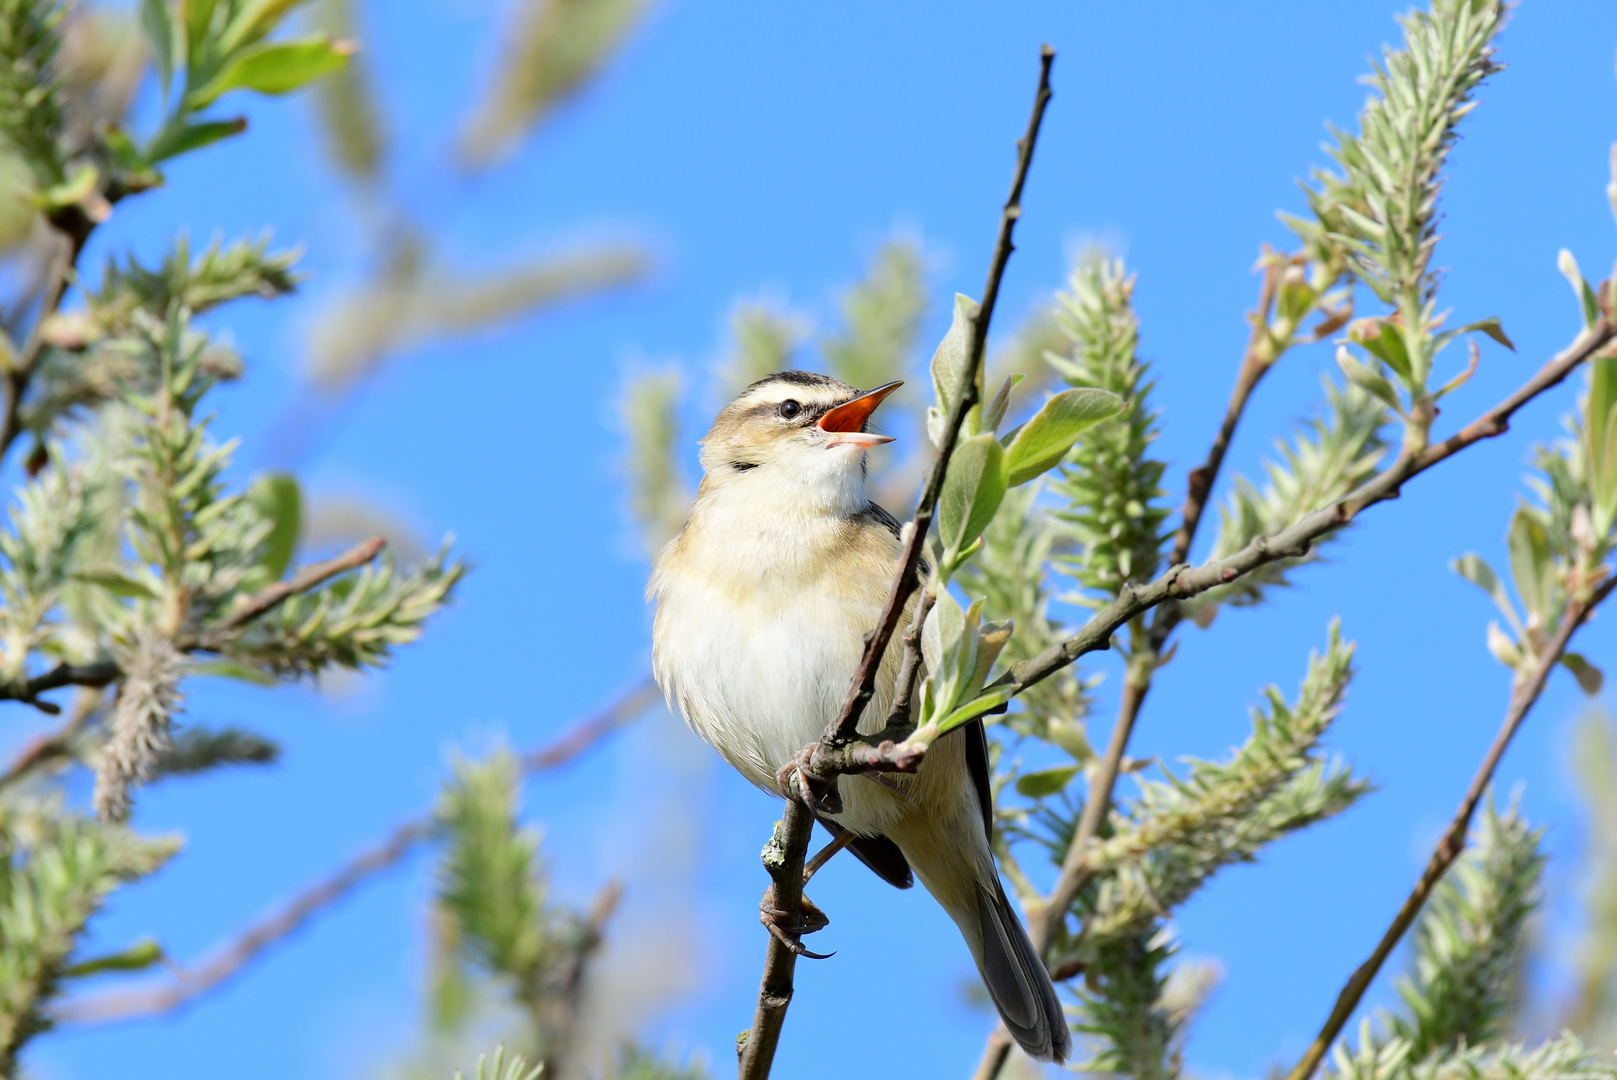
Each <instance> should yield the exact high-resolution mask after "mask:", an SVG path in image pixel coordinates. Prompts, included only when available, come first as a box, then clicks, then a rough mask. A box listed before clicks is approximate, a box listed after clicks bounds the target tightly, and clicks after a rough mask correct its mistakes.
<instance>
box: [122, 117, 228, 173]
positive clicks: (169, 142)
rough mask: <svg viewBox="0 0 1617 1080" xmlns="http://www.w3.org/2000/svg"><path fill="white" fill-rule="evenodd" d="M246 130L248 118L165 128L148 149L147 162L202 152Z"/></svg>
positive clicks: (209, 121)
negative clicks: (196, 151) (205, 147)
mask: <svg viewBox="0 0 1617 1080" xmlns="http://www.w3.org/2000/svg"><path fill="white" fill-rule="evenodd" d="M246 130H247V118H246V117H244V116H238V117H236V118H235V119H234V120H208V121H205V122H203V123H200V124H181V125H179V126H170V127H165V128H164V129H163V130H162V131H161V132H159V133H158V135H157V137H156V138H155V139H153V140H152V144H151V145H150V146H148V147H147V148H146V160H148V161H150V162H152V163H153V164H156V163H157V162H159V161H167V160H168V159H169V158H173V157H179V156H180V155H181V154H189V153H190V152H191V151H192V150H200V149H202V148H203V147H204V146H209V145H211V144H213V143H216V142H218V141H219V140H220V139H228V138H230V136H232V135H240V134H241V133H242V132H244V131H246Z"/></svg>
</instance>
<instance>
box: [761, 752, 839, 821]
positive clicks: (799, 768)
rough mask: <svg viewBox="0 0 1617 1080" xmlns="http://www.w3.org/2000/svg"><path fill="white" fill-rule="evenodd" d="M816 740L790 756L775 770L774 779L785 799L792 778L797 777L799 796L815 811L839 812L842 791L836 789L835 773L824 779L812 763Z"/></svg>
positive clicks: (819, 812) (790, 789)
mask: <svg viewBox="0 0 1617 1080" xmlns="http://www.w3.org/2000/svg"><path fill="white" fill-rule="evenodd" d="M816 745H818V744H816V743H810V744H809V745H807V746H805V747H804V748H803V749H801V750H799V751H798V752H797V753H795V754H793V755H792V760H791V761H788V762H787V763H786V764H784V765H782V766H781V767H780V768H779V769H777V770H775V783H776V784H778V785H779V786H780V790H781V793H782V794H784V795H785V796H786V797H787V798H788V799H789V798H791V797H792V780H793V778H796V780H797V793H798V796H799V797H800V798H801V799H802V800H803V802H804V803H806V804H807V805H808V808H809V809H810V810H813V811H814V812H815V813H817V814H840V813H842V795H841V793H840V792H838V791H837V784H836V777H834V776H833V777H831V778H830V779H827V778H826V777H823V776H821V775H820V774H819V773H817V772H815V771H814V769H813V768H812V767H811V765H812V763H813V761H814V749H815V747H816Z"/></svg>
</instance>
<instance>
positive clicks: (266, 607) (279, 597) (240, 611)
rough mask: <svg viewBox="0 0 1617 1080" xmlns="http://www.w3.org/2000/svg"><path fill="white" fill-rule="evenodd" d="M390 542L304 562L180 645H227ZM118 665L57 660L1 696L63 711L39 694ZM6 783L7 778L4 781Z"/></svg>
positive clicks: (85, 682) (90, 681)
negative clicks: (260, 620)
mask: <svg viewBox="0 0 1617 1080" xmlns="http://www.w3.org/2000/svg"><path fill="white" fill-rule="evenodd" d="M386 543H387V541H386V540H384V539H382V538H381V537H380V536H378V537H374V538H372V539H370V540H366V541H365V542H363V543H360V544H356V545H354V546H353V547H352V548H349V549H348V550H347V551H345V552H343V553H342V554H341V555H338V556H337V557H336V558H332V559H327V560H325V561H324V562H318V563H313V564H311V565H309V566H306V567H304V568H303V569H302V570H300V571H298V572H297V573H296V574H294V575H293V576H292V577H291V578H290V579H288V580H286V581H281V582H277V583H275V584H274V585H271V586H269V587H268V588H266V589H262V590H260V591H259V592H256V593H254V594H253V595H252V596H250V597H248V599H247V600H246V601H245V602H244V603H243V604H242V605H241V606H240V607H238V608H237V609H236V610H235V611H234V612H233V613H232V614H231V615H230V616H228V617H227V618H226V619H224V621H222V622H220V623H218V624H217V625H215V626H211V627H209V628H208V629H207V630H205V631H204V632H203V634H202V636H201V637H200V638H193V639H190V640H183V639H182V640H181V641H179V642H177V644H178V645H179V647H180V648H181V649H182V650H184V651H186V652H195V651H197V650H199V649H200V650H213V649H216V648H218V647H219V646H220V645H222V644H224V641H225V639H226V638H228V637H229V636H230V634H232V633H234V632H235V631H237V630H239V629H241V628H242V627H243V626H245V625H246V624H247V623H249V622H251V621H252V620H254V619H256V618H258V617H259V616H261V615H263V614H265V613H266V612H268V611H270V610H272V609H273V608H274V607H275V606H276V605H277V604H280V603H283V602H284V601H285V600H287V599H288V598H289V597H292V596H295V595H297V594H298V593H301V592H307V591H308V590H310V589H312V588H314V587H316V586H317V585H321V584H324V583H325V582H327V581H329V580H330V579H332V578H334V577H336V576H337V575H338V574H341V573H343V572H344V571H347V570H352V569H353V568H354V567H356V566H362V565H364V564H365V563H367V562H370V561H371V560H372V559H374V558H376V555H377V553H378V552H379V551H381V550H382V548H383V546H384V545H385V544H386ZM122 674H123V672H121V671H120V670H119V669H118V665H117V664H115V663H113V662H112V661H111V660H101V661H97V662H96V663H93V664H57V665H56V666H55V667H53V668H51V669H50V670H49V671H47V672H45V673H44V674H41V675H36V676H34V677H33V678H32V679H28V680H26V681H25V682H22V683H19V684H14V685H11V686H0V701H22V702H26V703H27V704H30V705H33V706H34V707H35V708H41V709H44V710H45V711H47V712H55V711H57V707H56V706H55V705H52V704H50V703H49V702H45V701H41V700H39V695H40V694H43V693H45V692H46V691H47V690H56V689H60V688H61V687H64V686H106V685H107V684H108V683H110V682H112V681H114V680H116V679H117V678H118V677H119V676H120V675H122ZM0 783H3V781H0Z"/></svg>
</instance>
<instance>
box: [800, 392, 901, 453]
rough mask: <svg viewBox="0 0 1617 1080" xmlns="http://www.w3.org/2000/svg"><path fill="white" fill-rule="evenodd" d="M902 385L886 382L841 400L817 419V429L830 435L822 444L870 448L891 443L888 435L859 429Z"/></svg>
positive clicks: (891, 439) (890, 437)
mask: <svg viewBox="0 0 1617 1080" xmlns="http://www.w3.org/2000/svg"><path fill="white" fill-rule="evenodd" d="M903 385H904V384H903V383H902V382H890V383H887V384H886V385H885V386H878V387H876V389H874V390H866V391H865V392H864V393H863V394H860V395H859V396H858V397H856V398H854V399H853V400H852V401H844V402H843V403H842V404H841V405H838V406H837V407H836V408H834V409H832V410H830V411H829V412H827V413H826V414H825V415H824V416H822V417H820V430H821V431H828V432H830V433H831V438H830V440H829V441H827V442H826V445H827V446H859V447H871V446H880V445H881V444H882V443H890V442H892V441H893V437H892V436H891V435H872V434H870V433H869V432H867V431H865V430H863V429H864V426H865V423H866V421H868V420H869V419H870V414H871V413H873V412H875V411H876V406H878V405H880V404H881V403H882V400H883V399H884V398H886V397H887V395H888V394H891V393H892V392H893V391H894V390H897V389H898V388H899V387H900V386H903Z"/></svg>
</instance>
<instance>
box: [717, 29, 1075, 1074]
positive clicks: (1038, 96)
mask: <svg viewBox="0 0 1617 1080" xmlns="http://www.w3.org/2000/svg"><path fill="white" fill-rule="evenodd" d="M1054 62H1055V50H1054V49H1052V48H1050V46H1048V45H1045V46H1043V47H1042V48H1041V49H1040V51H1039V83H1038V89H1037V91H1036V92H1035V93H1034V97H1033V111H1032V115H1031V116H1030V117H1029V118H1028V126H1027V131H1026V133H1025V134H1024V135H1023V136H1022V138H1021V139H1020V140H1019V141H1018V142H1017V155H1016V169H1015V172H1014V173H1013V174H1012V179H1011V190H1010V193H1009V194H1008V195H1007V196H1006V199H1005V205H1004V207H1003V209H1002V210H1001V212H1000V220H999V233H998V236H997V238H996V240H995V243H994V253H993V256H992V258H991V261H990V263H989V269H988V280H987V282H986V284H985V285H984V286H983V295H982V301H981V303H980V304H979V305H978V307H977V310H976V311H975V312H974V313H973V314H972V316H971V337H970V345H969V347H968V350H967V353H966V356H967V361H966V366H965V371H964V374H963V376H962V377H961V379H960V385H959V387H958V388H957V390H956V392H955V396H954V400H953V401H952V402H950V405H949V412H948V415H947V417H946V419H945V420H944V424H943V431H942V434H941V437H940V438H939V439H938V440H937V453H936V455H935V456H934V457H933V460H932V469H931V472H930V473H929V475H928V476H927V480H926V484H925V486H924V487H923V488H922V490H921V496H920V499H919V500H918V501H917V503H916V507H915V515H914V517H913V518H912V520H911V521H910V522H909V523H908V524H907V525H906V526H905V532H904V542H903V552H902V554H901V555H900V557H899V565H898V569H897V571H896V573H895V574H894V576H893V583H892V586H891V587H890V588H889V589H888V593H887V601H886V604H885V605H884V607H883V608H882V613H881V617H880V619H879V621H878V622H877V624H876V626H875V628H874V629H872V630H871V632H870V634H869V635H868V636H867V637H866V638H865V648H864V654H863V656H861V657H860V660H859V666H858V668H857V669H855V672H854V676H853V679H852V680H851V682H850V684H849V687H848V695H847V698H846V700H845V701H844V702H843V705H842V709H841V711H840V712H839V713H838V715H837V716H836V717H835V718H834V719H833V720H832V721H831V723H829V724H828V725H827V726H826V729H825V734H824V736H823V737H822V738H821V740H820V742H819V743H817V744H815V745H813V746H810V747H808V748H806V749H805V750H804V751H802V753H801V754H800V755H799V763H800V764H799V766H798V767H797V770H796V772H797V777H798V780H799V786H798V791H797V794H796V796H795V797H794V796H793V794H792V792H791V790H790V788H788V791H787V795H788V797H787V801H786V813H785V817H784V819H783V821H782V822H781V824H780V825H779V826H777V828H776V832H775V837H774V839H773V840H772V841H771V843H770V845H769V847H767V848H765V856H764V865H765V868H766V869H768V871H769V874H770V877H771V878H773V879H774V885H773V888H772V893H773V897H772V899H773V904H772V906H773V907H774V908H775V909H777V911H778V914H777V915H775V916H773V917H774V918H775V920H776V923H775V925H774V926H772V927H771V929H772V930H774V931H775V932H772V933H771V934H770V938H769V947H768V952H767V954H766V956H765V959H764V976H763V984H762V986H761V987H760V989H759V994H758V1008H757V1011H756V1013H755V1014H754V1016H753V1022H752V1028H751V1030H750V1031H749V1032H748V1034H747V1036H746V1038H745V1042H744V1043H742V1044H740V1046H739V1052H740V1055H741V1071H740V1075H741V1080H762V1078H764V1077H767V1076H768V1075H769V1071H770V1067H771V1065H772V1064H773V1062H774V1057H775V1047H776V1045H777V1043H778V1042H779V1041H780V1031H781V1027H782V1025H784V1024H785V1022H786V1009H787V1006H789V1005H790V1004H791V1000H792V990H793V975H794V971H795V968H796V963H797V954H798V953H799V952H801V951H803V947H802V945H801V944H800V942H799V941H798V938H799V936H800V935H801V932H802V926H801V925H800V924H801V923H802V921H803V861H804V857H805V855H806V854H807V851H808V844H809V838H810V836H811V834H812V832H813V828H814V813H813V811H812V809H810V807H809V805H808V800H814V801H817V802H818V801H821V800H824V801H825V802H826V805H827V806H828V807H829V806H833V805H835V800H836V794H835V782H836V781H835V775H836V774H835V773H834V772H831V771H823V770H822V769H821V768H820V761H821V758H822V756H824V757H826V758H827V760H830V759H832V758H834V757H835V755H836V753H837V752H838V751H840V750H842V749H844V748H846V747H848V744H849V743H850V741H851V740H852V739H854V738H855V734H856V730H857V727H858V724H859V718H860V716H861V715H862V714H863V713H864V710H865V706H866V705H867V704H869V702H870V699H871V698H872V697H873V696H874V694H875V687H876V675H877V671H878V669H879V667H880V665H881V661H882V658H883V656H884V655H885V654H886V652H887V645H888V643H889V642H890V641H891V640H892V637H893V633H894V631H895V630H897V628H898V621H899V619H900V618H901V617H902V616H903V613H904V606H905V603H906V602H907V601H908V600H909V597H910V594H911V593H912V592H913V591H914V590H915V588H916V587H917V585H918V584H919V581H918V579H917V576H916V567H917V565H918V564H919V562H920V558H921V547H922V545H923V544H924V543H925V541H926V535H927V532H928V530H929V528H930V527H931V524H932V516H933V512H934V510H935V508H936V506H937V501H938V493H939V491H940V490H941V489H942V487H943V478H944V475H945V473H946V472H947V470H948V467H949V458H950V457H951V455H952V454H953V451H954V448H955V443H956V441H957V439H958V437H959V434H960V430H961V427H962V425H963V424H964V423H965V419H966V413H967V412H968V411H969V410H970V409H971V407H972V406H973V405H974V404H976V403H977V401H978V400H979V398H980V396H981V393H982V379H981V372H982V367H983V354H984V352H985V351H986V346H987V342H988V325H989V321H990V320H991V319H992V318H993V316H994V305H995V302H996V301H997V300H998V298H999V285H1000V279H1001V278H1002V277H1003V276H1004V273H1005V265H1006V263H1007V262H1009V260H1010V257H1011V252H1012V251H1013V250H1014V249H1015V245H1014V244H1013V243H1012V239H1011V238H1012V234H1013V232H1014V230H1015V228H1016V222H1017V220H1018V219H1019V218H1020V217H1021V216H1022V187H1023V185H1024V184H1025V183H1026V181H1027V174H1028V168H1029V166H1031V165H1032V163H1033V150H1034V146H1035V145H1036V144H1037V142H1038V137H1039V127H1040V125H1041V124H1042V123H1043V120H1044V110H1045V106H1046V105H1047V104H1048V103H1049V101H1050V96H1051V95H1050V67H1051V65H1052V64H1053V63H1054ZM919 647H920V646H919V641H918V640H916V641H910V642H906V645H905V651H906V653H908V652H910V651H914V650H918V649H919ZM912 664H913V661H910V662H908V663H901V665H900V666H901V667H909V666H912ZM817 778H829V779H828V780H827V779H819V782H818V783H816V780H817ZM816 788H818V790H816Z"/></svg>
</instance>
